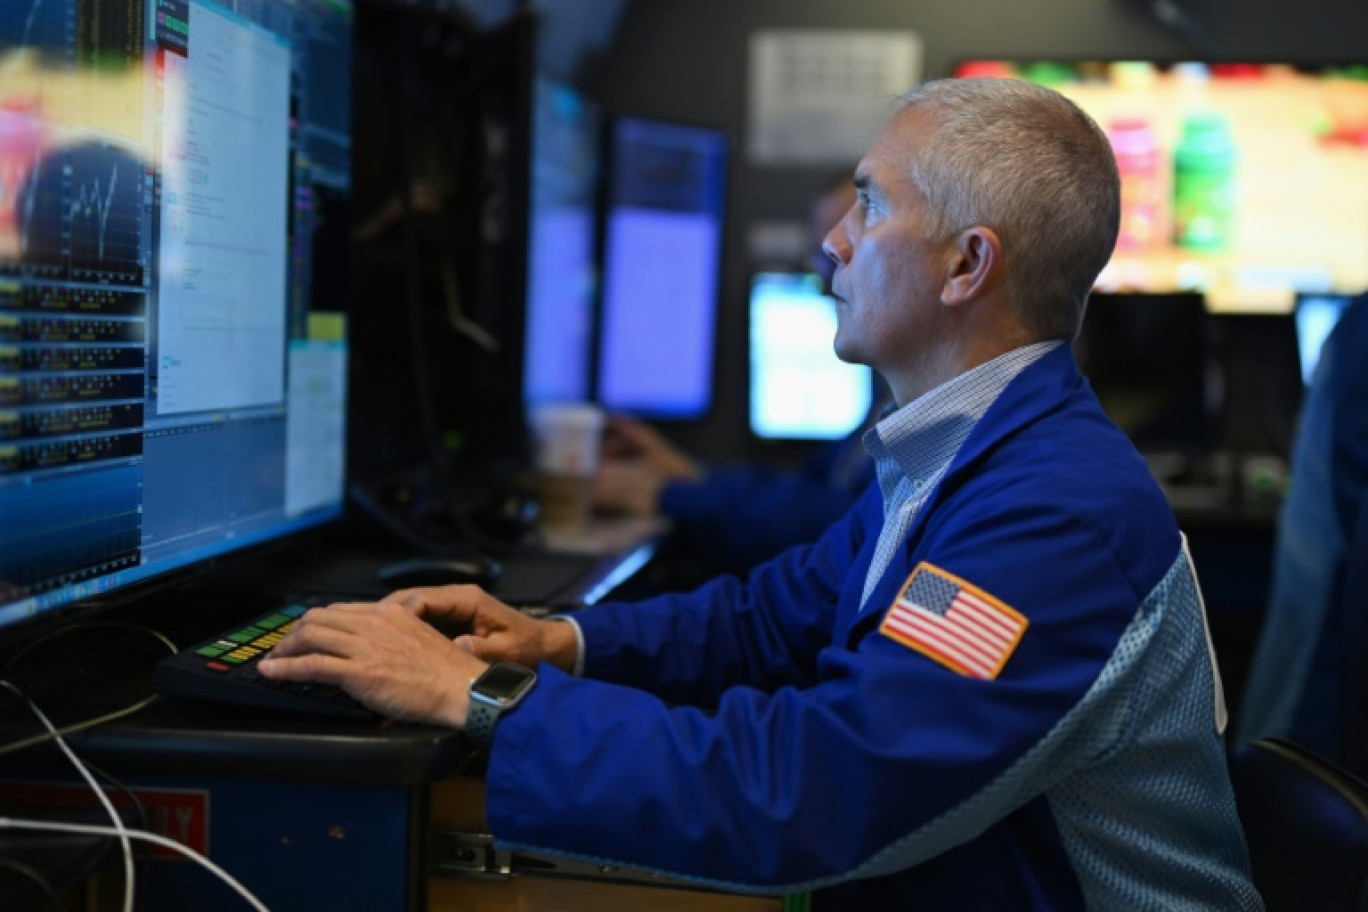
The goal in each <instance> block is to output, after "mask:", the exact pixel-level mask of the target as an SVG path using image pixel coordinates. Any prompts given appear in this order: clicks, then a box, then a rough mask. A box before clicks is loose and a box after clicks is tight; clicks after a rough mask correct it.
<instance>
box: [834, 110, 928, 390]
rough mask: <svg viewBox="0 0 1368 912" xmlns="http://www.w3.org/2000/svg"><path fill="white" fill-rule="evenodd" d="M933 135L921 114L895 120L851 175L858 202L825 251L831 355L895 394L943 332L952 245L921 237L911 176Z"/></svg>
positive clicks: (920, 369)
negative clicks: (829, 273)
mask: <svg viewBox="0 0 1368 912" xmlns="http://www.w3.org/2000/svg"><path fill="white" fill-rule="evenodd" d="M932 129H933V126H932V123H931V121H930V119H929V118H928V117H927V115H925V114H923V113H922V112H920V111H904V112H902V113H899V114H897V115H895V116H894V118H893V119H892V120H891V121H890V122H889V124H888V126H887V127H886V128H885V129H884V131H883V133H882V134H881V135H880V136H879V138H878V139H877V140H875V142H874V145H873V146H871V147H870V149H869V152H868V153H866V155H865V157H864V158H863V159H862V160H861V161H860V164H859V166H858V167H857V168H856V169H855V183H856V187H857V199H856V201H855V204H854V205H853V206H852V207H851V208H850V210H849V211H848V212H846V214H845V217H844V218H842V219H841V221H840V222H839V223H838V224H837V225H836V227H835V228H833V229H831V231H830V232H829V233H828V234H827V236H826V240H825V241H824V242H823V245H822V246H823V249H824V250H825V251H826V253H827V255H828V256H830V257H831V258H832V260H834V261H835V263H836V273H835V275H834V277H833V278H832V291H833V292H834V294H835V296H836V314H837V329H836V341H835V349H836V354H837V356H838V357H840V358H841V359H842V360H843V361H851V362H856V363H860V364H868V365H870V366H871V367H873V368H874V369H875V370H877V371H879V373H881V374H883V375H884V377H885V378H886V379H887V380H888V381H889V383H890V385H891V386H892V387H893V389H894V392H895V394H897V391H898V390H899V388H900V387H902V388H908V382H904V381H910V382H912V383H913V384H914V385H915V381H916V378H917V377H919V376H921V375H923V374H924V373H925V367H924V365H925V364H926V362H927V361H928V359H933V358H935V357H936V355H937V353H938V351H939V347H938V343H939V342H940V340H941V338H942V334H943V332H944V329H943V328H942V323H943V321H942V320H941V319H939V317H940V313H939V311H940V310H941V307H940V294H941V288H942V285H943V282H944V279H945V277H946V271H947V270H948V269H949V268H950V262H951V261H950V258H949V254H950V253H952V252H953V249H954V245H953V241H943V242H938V243H931V242H930V241H928V240H927V239H926V231H925V225H926V214H925V209H926V203H925V201H924V200H923V199H922V196H921V193H920V192H918V191H917V189H916V187H915V186H913V184H912V181H911V179H910V178H909V177H908V165H909V164H910V163H911V162H913V161H916V160H917V156H919V155H921V154H922V148H923V146H924V144H925V141H926V139H927V138H928V137H929V136H930V134H931V131H932ZM899 401H902V399H901V397H899Z"/></svg>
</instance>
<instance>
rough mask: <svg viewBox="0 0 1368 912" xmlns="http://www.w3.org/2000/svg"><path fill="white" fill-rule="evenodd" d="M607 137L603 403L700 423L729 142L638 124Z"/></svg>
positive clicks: (708, 374) (679, 128)
mask: <svg viewBox="0 0 1368 912" xmlns="http://www.w3.org/2000/svg"><path fill="white" fill-rule="evenodd" d="M610 133H611V137H610V141H609V155H610V163H611V164H610V167H611V174H610V176H609V180H608V193H607V204H606V211H605V219H606V225H605V233H604V245H605V246H604V253H603V269H604V272H603V303H602V320H601V326H600V335H599V363H598V383H597V392H598V399H599V401H600V402H601V403H602V404H603V405H605V406H606V407H608V408H610V409H613V410H617V411H623V412H629V413H632V414H635V415H638V416H640V417H647V418H661V419H689V418H699V417H702V416H703V415H705V414H706V413H707V412H708V410H709V409H710V408H711V405H712V378H713V348H714V343H715V327H716V322H717V290H718V277H719V272H720V260H721V255H722V227H723V219H724V216H725V204H726V174H727V160H728V142H727V137H726V135H725V134H724V133H722V132H721V131H719V130H714V129H707V128H703V127H695V126H684V125H681V124H674V123H666V122H662V121H656V120H646V119H642V118H635V117H629V118H621V119H618V120H615V121H613V123H612V124H611V126H610Z"/></svg>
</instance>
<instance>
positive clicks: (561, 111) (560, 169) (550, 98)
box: [523, 77, 601, 406]
mask: <svg viewBox="0 0 1368 912" xmlns="http://www.w3.org/2000/svg"><path fill="white" fill-rule="evenodd" d="M532 103H533V116H532V141H531V149H532V156H531V170H532V178H531V195H530V202H529V209H530V212H529V218H528V221H529V225H528V254H527V262H528V275H527V315H526V326H525V333H526V336H525V348H524V353H523V396H524V400H525V403H526V405H528V406H535V405H541V404H545V403H549V402H579V401H584V400H586V399H588V398H589V395H590V384H591V379H592V377H591V370H590V364H591V357H592V343H593V337H592V333H593V322H594V296H595V291H596V288H595V286H596V274H597V269H596V265H595V231H596V230H597V229H596V224H595V207H596V197H597V192H598V180H599V170H600V169H599V139H600V135H601V118H600V115H599V111H598V108H597V107H596V106H595V105H594V104H593V103H592V102H591V101H589V100H588V99H586V98H584V97H583V96H582V95H581V94H580V93H579V92H578V91H576V90H575V89H573V88H572V87H570V86H568V85H566V84H564V83H560V82H556V81H553V80H551V79H548V78H546V77H540V78H538V79H537V80H536V83H535V88H534V93H533V102H532Z"/></svg>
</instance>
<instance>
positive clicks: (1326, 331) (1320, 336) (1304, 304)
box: [1295, 294, 1353, 386]
mask: <svg viewBox="0 0 1368 912" xmlns="http://www.w3.org/2000/svg"><path fill="white" fill-rule="evenodd" d="M1352 300H1353V296H1351V295H1327V294H1311V295H1302V296H1300V297H1298V298H1297V309H1296V314H1295V316H1296V321H1297V353H1298V356H1299V359H1300V361H1301V374H1302V382H1303V383H1305V384H1306V385H1307V386H1310V385H1311V378H1312V377H1314V376H1315V373H1316V365H1317V364H1319V363H1320V353H1321V347H1322V346H1323V345H1324V344H1325V340H1326V338H1327V337H1328V336H1329V335H1330V331H1331V330H1332V329H1334V328H1335V324H1336V323H1338V322H1339V318H1340V314H1342V313H1344V310H1345V308H1346V307H1348V306H1349V303H1350V302H1351V301H1352Z"/></svg>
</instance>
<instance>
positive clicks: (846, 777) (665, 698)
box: [487, 346, 1260, 912]
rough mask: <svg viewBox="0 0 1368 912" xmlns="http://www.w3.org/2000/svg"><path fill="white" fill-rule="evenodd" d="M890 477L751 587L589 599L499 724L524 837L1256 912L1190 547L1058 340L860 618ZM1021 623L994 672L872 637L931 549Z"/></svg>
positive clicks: (939, 883)
mask: <svg viewBox="0 0 1368 912" xmlns="http://www.w3.org/2000/svg"><path fill="white" fill-rule="evenodd" d="M881 522H882V505H881V502H880V499H879V494H878V491H877V489H875V488H871V489H870V490H869V491H868V492H867V493H866V494H865V495H864V496H863V497H862V498H861V500H860V501H859V503H858V504H857V505H856V506H855V507H854V508H853V509H852V511H851V512H850V513H849V515H847V516H846V517H845V518H844V520H842V521H841V522H840V523H839V524H837V525H836V526H834V527H832V528H831V529H830V530H829V531H828V532H827V533H826V534H825V535H824V536H823V537H822V538H821V540H820V541H818V542H817V543H816V544H815V545H813V546H811V547H800V548H796V549H793V550H790V551H788V552H785V553H784V554H783V555H781V556H780V557H779V558H777V559H776V560H774V561H772V562H770V563H768V564H766V565H764V566H762V567H760V568H758V569H757V571H756V572H755V573H754V574H752V576H751V578H750V580H749V582H748V583H746V584H742V583H740V582H738V581H736V580H734V579H731V578H723V579H719V580H716V581H714V582H712V583H710V584H708V585H707V586H705V587H703V588H701V589H699V590H697V591H695V592H693V593H691V594H687V595H676V596H666V597H662V598H657V599H653V600H650V601H647V602H644V603H640V604H636V605H627V604H610V605H602V606H598V607H596V608H592V609H588V610H586V611H583V612H580V613H579V614H578V615H577V619H578V620H579V621H580V623H581V628H582V630H583V632H584V637H585V642H586V656H585V659H586V665H585V674H586V677H584V678H573V677H571V676H569V675H565V674H562V673H560V672H557V671H555V670H554V669H551V668H543V669H542V676H541V680H540V681H539V682H538V684H537V686H536V687H535V688H534V690H533V691H532V693H531V694H530V695H529V697H528V698H527V700H525V701H524V703H523V705H522V706H520V707H519V708H518V709H516V710H515V711H514V712H512V713H510V714H508V715H507V716H505V717H504V719H503V720H502V721H501V722H500V724H499V727H498V729H497V731H496V734H495V738H494V743H493V746H492V753H491V756H490V762H489V769H488V774H487V781H488V793H487V814H488V819H489V823H490V826H491V829H492V831H493V832H494V834H495V835H496V837H497V838H498V839H499V840H500V841H501V843H502V844H503V845H505V846H508V847H511V848H522V849H527V850H532V849H537V850H552V851H559V852H565V853H571V854H575V855H577V856H580V857H584V858H591V859H597V860H602V861H605V862H611V863H618V864H626V865H631V866H640V867H646V868H651V869H655V870H659V871H661V872H665V873H669V874H672V875H676V876H684V877H690V878H696V879H698V880H700V881H703V882H706V883H709V884H714V885H718V886H723V887H726V888H729V889H734V890H740V891H752V892H761V893H783V892H792V891H798V890H815V891H816V893H815V903H816V905H817V907H818V908H850V909H861V910H866V909H868V910H873V909H882V908H912V907H914V904H915V908H918V909H956V910H960V909H975V910H982V909H1011V910H1026V909H1039V910H1047V909H1048V910H1052V912H1059V910H1068V909H1082V908H1085V907H1096V908H1126V909H1149V908H1154V909H1158V908H1164V909H1184V910H1199V909H1211V910H1218V909H1219V910H1222V912H1228V910H1236V909H1257V908H1260V902H1259V899H1258V897H1257V894H1256V893H1255V892H1254V890H1253V887H1252V886H1251V884H1250V880H1249V876H1248V870H1247V866H1248V865H1247V856H1246V850H1245V846H1244V842H1243V837H1242V835H1241V831H1240V827H1239V822H1238V819H1237V817H1236V814H1235V808H1234V802H1233V798H1232V795H1231V789H1230V784H1229V779H1228V777H1227V774H1226V766H1225V750H1224V742H1223V738H1222V736H1221V734H1220V733H1219V731H1218V729H1219V725H1220V723H1219V722H1218V715H1219V714H1220V712H1218V708H1219V710H1220V711H1223V707H1221V699H1220V691H1219V682H1218V680H1217V679H1216V677H1215V675H1214V671H1213V661H1212V655H1211V651H1210V643H1209V638H1208V637H1207V636H1206V632H1205V625H1204V622H1203V616H1202V611H1201V604H1200V596H1199V595H1198V593H1197V589H1196V586H1195V580H1194V578H1193V575H1192V572H1191V565H1190V562H1189V561H1188V559H1187V557H1186V553H1185V550H1184V548H1183V546H1182V540H1181V536H1180V535H1179V533H1178V530H1177V528H1176V526H1175V523H1174V520H1173V517H1172V514H1171V512H1170V511H1169V508H1168V505H1167V503H1166V502H1165V500H1164V498H1163V495H1162V494H1161V493H1160V491H1159V489H1158V488H1157V486H1156V485H1155V484H1154V482H1153V481H1152V480H1151V478H1150V476H1149V474H1148V472H1147V470H1146V468H1145V466H1144V464H1143V462H1142V461H1141V460H1140V458H1139V457H1138V456H1137V455H1136V453H1135V452H1134V449H1133V448H1132V447H1131V446H1130V444H1129V443H1128V442H1127V440H1126V439H1125V437H1124V436H1123V435H1122V434H1121V433H1120V432H1119V431H1118V430H1116V428H1115V427H1114V426H1113V425H1111V424H1110V422H1108V421H1107V419H1106V418H1105V417H1104V415H1103V413H1102V411H1101V408H1100V407H1099V405H1098V404H1097V401H1096V398H1095V397H1094V396H1093V395H1092V393H1091V392H1090V391H1089V389H1088V388H1087V385H1086V383H1085V382H1084V381H1083V380H1082V379H1081V378H1080V377H1079V375H1078V373H1077V371H1076V369H1075V367H1074V364H1073V360H1072V353H1071V352H1070V350H1069V348H1068V347H1067V346H1061V347H1059V348H1058V349H1056V350H1054V351H1053V352H1051V353H1049V354H1048V355H1046V356H1044V357H1043V358H1042V359H1041V360H1040V361H1038V362H1036V363H1035V364H1033V365H1031V366H1030V367H1028V368H1027V369H1026V370H1024V371H1023V372H1022V373H1021V374H1020V375H1019V376H1018V377H1017V378H1016V379H1015V380H1013V381H1012V383H1011V384H1010V385H1009V386H1008V387H1007V389H1006V390H1005V392H1004V393H1003V394H1002V396H1001V397H999V399H998V401H997V402H996V403H994V405H993V406H992V407H991V408H990V409H989V411H988V413H987V414H986V415H985V416H984V418H983V419H982V420H981V421H980V422H979V424H978V426H977V427H976V428H975V429H974V431H973V432H972V433H971V435H970V437H969V439H968V440H967V441H966V442H965V444H964V446H963V447H962V448H961V450H960V452H959V454H958V455H957V456H956V457H955V459H954V461H953V463H952V464H951V467H950V469H949V470H948V472H947V474H946V476H945V477H944V479H943V480H942V482H941V484H940V486H939V488H938V490H937V491H936V492H935V493H934V494H933V496H932V498H931V499H930V501H929V502H928V503H927V505H926V506H925V507H924V508H923V510H922V511H921V513H920V514H919V516H918V518H917V520H916V522H915V524H914V525H913V527H912V529H911V532H910V533H909V535H908V537H907V540H906V541H905V543H904V544H903V547H902V548H901V550H900V552H899V553H898V555H897V556H896V557H895V558H894V560H893V561H892V563H891V564H890V566H889V568H888V569H887V571H886V572H885V573H884V574H883V576H882V578H881V579H880V580H879V582H878V585H877V586H876V587H875V589H874V590H873V594H872V595H871V597H870V600H869V602H868V603H867V605H866V607H865V608H864V610H863V611H862V610H861V606H860V596H861V592H862V588H863V583H864V576H865V569H866V568H867V567H868V566H869V562H870V558H871V555H872V551H873V548H874V544H875V541H876V539H877V536H878V531H879V528H880V523H881ZM919 566H920V567H923V568H926V567H928V566H929V567H930V568H931V571H932V572H936V573H942V572H943V573H949V574H953V575H954V576H955V577H958V578H960V579H962V580H964V581H967V582H968V583H970V584H972V585H973V586H974V587H977V588H979V589H981V590H983V591H984V592H986V593H988V594H990V595H991V596H992V597H994V598H996V599H998V600H1000V601H1001V602H1003V603H1005V604H1006V605H1007V606H1010V608H1011V609H1013V610H1015V611H1016V612H1019V613H1020V614H1021V615H1022V616H1024V617H1025V619H1026V620H1027V621H1028V622H1029V626H1028V627H1027V628H1026V630H1025V632H1024V634H1023V635H1022V636H1021V638H1020V640H1019V642H1018V643H1017V644H1016V646H1015V648H1014V649H1013V650H1012V651H1011V652H1010V655H1008V657H1007V659H1006V662H1005V665H1003V666H1002V668H1001V671H1000V673H998V674H997V676H996V678H995V679H991V680H985V679H980V678H976V677H970V676H966V675H964V674H961V673H959V672H957V671H955V670H953V669H952V668H951V667H948V666H947V665H946V664H943V663H941V662H938V661H936V660H934V659H932V658H930V657H928V656H927V655H926V654H924V653H923V652H921V651H918V650H915V649H912V648H909V647H908V646H905V645H903V644H902V643H900V642H898V641H897V640H895V639H893V638H891V637H890V636H886V635H884V634H883V633H881V632H880V625H881V622H882V620H883V617H884V615H885V614H887V613H888V611H889V610H890V607H891V606H894V605H895V603H896V602H897V601H898V599H899V596H900V593H901V592H902V590H903V587H904V584H905V582H906V581H907V580H908V579H909V577H910V576H911V574H912V573H913V571H914V570H916V569H917V568H918V567H919Z"/></svg>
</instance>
